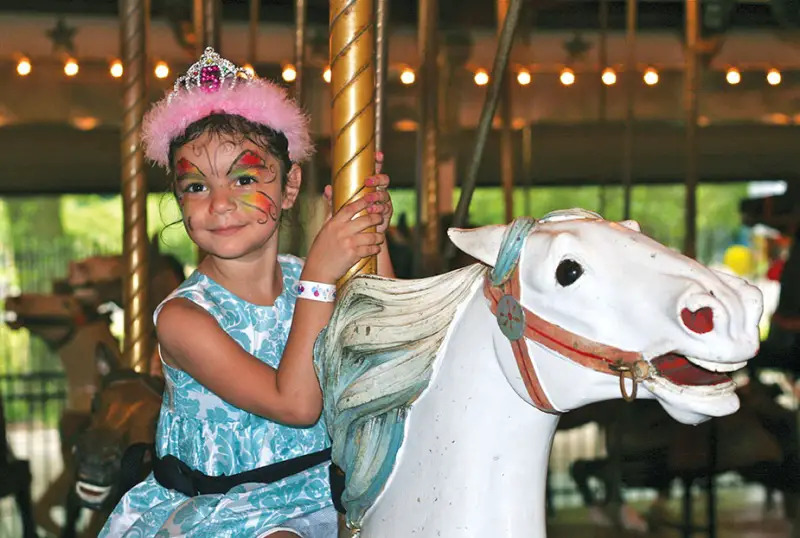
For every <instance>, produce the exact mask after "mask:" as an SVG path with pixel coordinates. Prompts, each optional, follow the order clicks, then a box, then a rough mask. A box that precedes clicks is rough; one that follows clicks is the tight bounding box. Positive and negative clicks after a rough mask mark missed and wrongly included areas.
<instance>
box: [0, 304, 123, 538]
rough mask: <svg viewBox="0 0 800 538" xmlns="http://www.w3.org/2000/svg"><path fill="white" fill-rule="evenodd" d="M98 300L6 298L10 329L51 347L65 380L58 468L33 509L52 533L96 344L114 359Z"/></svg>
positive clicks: (85, 407)
mask: <svg viewBox="0 0 800 538" xmlns="http://www.w3.org/2000/svg"><path fill="white" fill-rule="evenodd" d="M99 305H100V304H99V303H96V302H92V301H90V300H88V299H87V298H86V297H83V298H81V299H79V298H78V296H76V295H57V294H34V293H24V294H22V295H18V296H16V297H7V298H6V304H5V308H6V311H7V312H11V313H13V316H12V318H10V319H9V320H8V321H7V324H8V325H9V326H10V327H11V328H13V329H19V328H22V327H24V328H26V329H28V330H29V331H30V333H31V334H32V335H35V336H38V337H40V338H42V339H43V340H44V341H45V342H46V343H47V344H48V346H49V347H50V348H52V349H53V350H55V351H56V352H57V353H58V356H59V359H60V360H61V365H62V367H63V369H64V375H65V377H66V382H67V387H66V402H65V404H64V409H63V410H62V412H61V416H60V417H59V424H58V426H59V439H60V440H61V456H62V461H63V468H62V470H61V473H60V474H59V475H58V476H57V477H56V478H55V479H54V480H53V481H51V482H50V484H49V485H48V487H47V489H46V490H45V492H44V493H43V494H42V495H41V497H39V499H38V500H37V501H36V506H35V509H34V513H35V516H36V523H37V525H39V526H40V527H42V528H43V529H44V530H46V531H47V532H49V533H51V534H58V533H59V531H60V528H61V526H60V525H59V524H58V523H56V522H55V521H54V520H53V517H52V515H51V510H52V509H53V508H54V507H56V506H63V505H64V501H65V499H66V494H67V490H68V489H69V487H70V485H71V484H72V479H71V476H72V474H73V471H72V450H71V447H72V445H73V442H74V438H75V436H76V435H77V434H78V432H79V431H81V429H83V428H84V427H86V425H88V423H89V411H90V408H91V402H92V398H93V397H94V394H95V392H96V391H97V387H98V378H97V373H96V372H97V370H96V369H95V366H94V363H93V357H94V354H95V350H96V349H97V347H98V346H99V345H103V346H105V347H106V348H107V349H109V350H111V352H112V353H114V354H115V355H116V358H117V359H119V343H118V342H117V339H116V338H115V337H114V335H112V334H111V324H110V318H109V316H108V315H106V314H100V313H98V306H99ZM12 319H13V321H12Z"/></svg>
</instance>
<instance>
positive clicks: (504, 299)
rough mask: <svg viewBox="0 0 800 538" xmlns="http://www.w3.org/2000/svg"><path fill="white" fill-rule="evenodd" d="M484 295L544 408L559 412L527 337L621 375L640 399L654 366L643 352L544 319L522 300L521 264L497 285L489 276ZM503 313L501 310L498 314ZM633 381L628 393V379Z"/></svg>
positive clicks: (629, 397)
mask: <svg viewBox="0 0 800 538" xmlns="http://www.w3.org/2000/svg"><path fill="white" fill-rule="evenodd" d="M483 291H484V295H485V296H486V298H487V299H489V305H490V309H491V311H492V313H493V314H494V315H495V317H496V318H497V320H498V324H499V325H500V326H501V330H502V331H503V333H504V334H505V335H506V336H507V337H508V339H509V342H510V343H511V348H512V349H513V351H514V357H515V359H516V361H517V366H518V368H519V371H520V374H521V376H522V379H523V381H524V383H525V387H526V389H527V390H528V395H529V396H530V397H531V400H532V401H533V403H534V405H535V406H536V407H537V408H539V409H540V410H541V411H544V412H547V413H557V412H558V411H557V410H556V409H555V408H554V407H553V405H552V404H551V403H550V401H549V400H548V398H547V396H546V395H545V393H544V389H543V388H542V386H541V383H540V382H539V378H538V376H537V375H536V370H535V369H534V367H533V362H532V361H531V357H530V354H529V353H528V346H527V344H526V342H525V340H526V339H527V340H531V341H533V342H537V343H539V344H541V345H542V346H544V347H546V348H548V349H550V350H552V351H554V352H556V353H558V354H559V355H562V356H564V357H566V358H568V359H570V360H572V361H573V362H576V363H578V364H580V365H581V366H585V367H586V368H590V369H592V370H595V371H597V372H601V373H604V374H610V375H615V376H619V382H620V392H621V393H622V397H623V398H624V399H625V400H627V401H631V400H633V399H634V398H636V392H637V384H638V382H639V381H641V380H643V379H647V378H649V377H650V365H649V363H648V362H647V361H645V360H644V359H643V358H642V355H641V353H637V352H632V351H624V350H622V349H619V348H616V347H613V346H608V345H605V344H601V343H599V342H596V341H594V340H590V339H588V338H585V337H583V336H580V335H577V334H575V333H572V332H570V331H567V330H565V329H562V328H561V327H559V326H557V325H555V324H553V323H550V322H549V321H547V320H545V319H542V318H541V317H539V316H537V315H536V314H534V313H533V312H531V311H530V310H528V309H527V308H524V307H522V305H521V304H520V302H519V298H520V284H519V267H515V268H514V270H513V273H512V274H511V275H510V278H507V279H506V280H505V281H504V282H503V283H502V284H500V285H499V286H495V285H493V284H492V282H491V281H490V280H489V278H486V279H485V281H484V286H483ZM498 312H499V313H498ZM626 377H627V378H629V379H630V380H631V381H632V382H633V389H632V391H631V393H630V394H628V392H627V390H626V387H625V378H626Z"/></svg>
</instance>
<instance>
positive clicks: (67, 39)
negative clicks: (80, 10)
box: [45, 17, 78, 53]
mask: <svg viewBox="0 0 800 538" xmlns="http://www.w3.org/2000/svg"><path fill="white" fill-rule="evenodd" d="M77 31H78V29H77V28H71V27H69V26H67V23H66V21H65V20H64V17H59V18H58V22H56V25H55V26H54V27H53V28H51V29H49V30H47V32H45V33H46V34H47V37H48V38H50V41H52V42H53V52H57V51H59V50H64V51H66V52H70V53H74V52H75V43H73V41H72V40H73V39H75V33H76V32H77Z"/></svg>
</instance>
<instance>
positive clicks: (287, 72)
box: [281, 64, 297, 82]
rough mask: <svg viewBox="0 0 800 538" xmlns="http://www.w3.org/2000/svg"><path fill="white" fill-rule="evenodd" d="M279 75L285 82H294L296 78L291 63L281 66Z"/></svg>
mask: <svg viewBox="0 0 800 538" xmlns="http://www.w3.org/2000/svg"><path fill="white" fill-rule="evenodd" d="M281 76H282V77H283V80H285V81H286V82H294V81H295V79H297V70H296V69H295V68H294V66H293V65H292V64H286V66H285V67H284V68H283V72H282V73H281Z"/></svg>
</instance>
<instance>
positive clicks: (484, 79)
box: [473, 69, 489, 86]
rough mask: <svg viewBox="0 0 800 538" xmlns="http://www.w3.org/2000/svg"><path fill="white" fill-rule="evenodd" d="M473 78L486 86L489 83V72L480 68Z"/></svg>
mask: <svg viewBox="0 0 800 538" xmlns="http://www.w3.org/2000/svg"><path fill="white" fill-rule="evenodd" d="M473 80H474V81H475V84H477V85H478V86H486V85H487V84H488V83H489V73H487V72H486V69H478V70H477V71H475V76H474V77H473Z"/></svg>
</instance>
